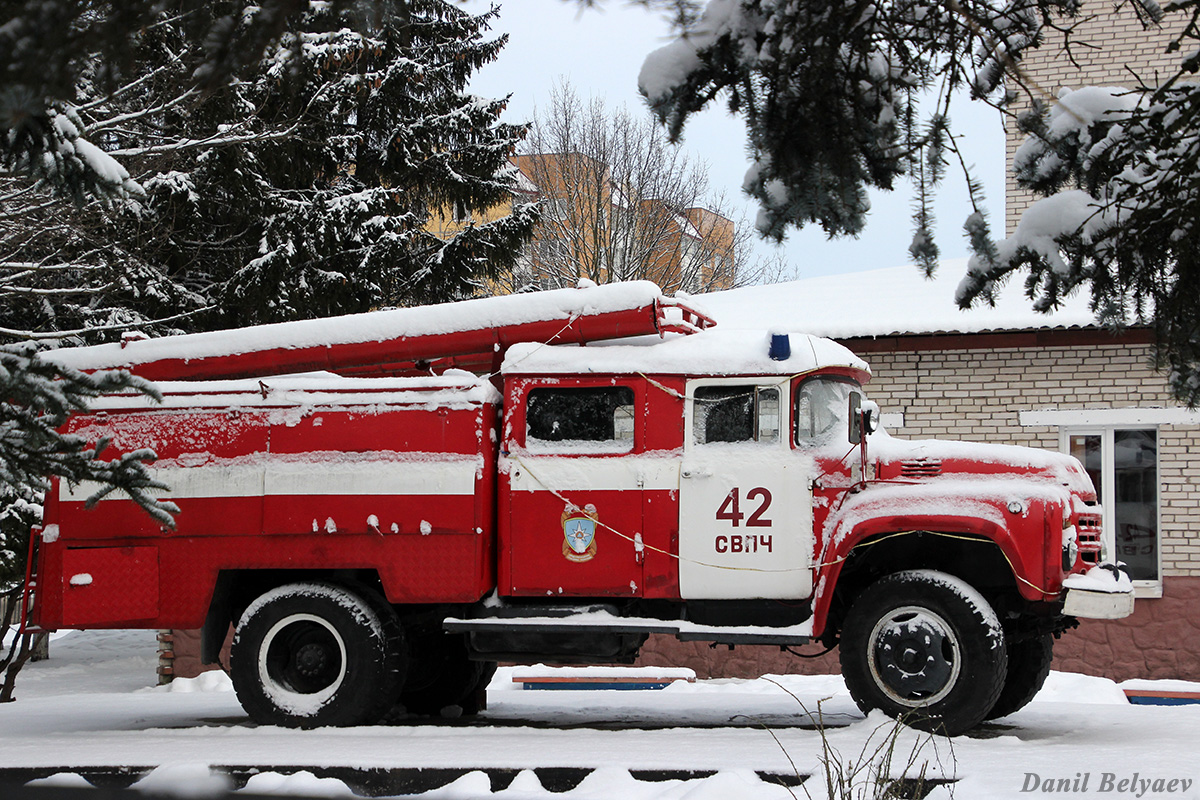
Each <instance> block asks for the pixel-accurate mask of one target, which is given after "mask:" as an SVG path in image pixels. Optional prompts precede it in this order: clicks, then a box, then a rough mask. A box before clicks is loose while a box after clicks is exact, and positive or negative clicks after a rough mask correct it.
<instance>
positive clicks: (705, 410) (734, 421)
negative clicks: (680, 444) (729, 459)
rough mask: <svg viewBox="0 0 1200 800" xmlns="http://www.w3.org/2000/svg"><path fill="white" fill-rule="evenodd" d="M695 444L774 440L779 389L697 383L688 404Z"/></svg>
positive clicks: (777, 422)
mask: <svg viewBox="0 0 1200 800" xmlns="http://www.w3.org/2000/svg"><path fill="white" fill-rule="evenodd" d="M692 432H693V433H692V436H693V440H694V441H695V442H696V443H697V444H710V443H713V442H778V441H779V389H777V388H774V387H767V388H764V387H761V386H753V385H750V386H700V387H697V388H696V390H695V396H694V401H693V404H692Z"/></svg>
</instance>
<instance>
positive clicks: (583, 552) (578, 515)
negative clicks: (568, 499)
mask: <svg viewBox="0 0 1200 800" xmlns="http://www.w3.org/2000/svg"><path fill="white" fill-rule="evenodd" d="M597 519H599V515H598V514H597V513H596V507H595V506H594V505H592V504H591V503H588V504H587V505H586V506H584V507H583V508H582V509H580V508H578V507H576V506H567V507H566V509H565V510H564V511H563V515H562V527H563V555H564V556H566V559H567V560H568V561H574V562H576V563H581V562H584V561H591V560H592V559H593V558H595V557H596V520H597Z"/></svg>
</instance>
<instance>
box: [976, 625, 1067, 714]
mask: <svg viewBox="0 0 1200 800" xmlns="http://www.w3.org/2000/svg"><path fill="white" fill-rule="evenodd" d="M1053 659H1054V637H1053V636H1051V635H1050V634H1048V633H1047V634H1043V635H1042V636H1035V637H1033V638H1032V639H1025V640H1023V641H1019V642H1012V643H1010V644H1009V645H1008V676H1007V677H1006V678H1005V679H1004V688H1003V689H1001V690H1000V698H999V699H998V700H997V701H996V705H994V706H992V710H991V711H989V712H988V715H987V717H986V719H999V718H1000V717H1007V716H1008V715H1009V714H1013V713H1015V712H1017V711H1020V710H1021V709H1022V708H1024V707H1025V706H1027V705H1029V701H1030V700H1032V699H1033V696H1034V695H1036V694H1037V693H1038V692H1039V691H1040V690H1041V688H1042V685H1043V684H1044V683H1045V682H1046V676H1047V675H1049V674H1050V662H1051V661H1052V660H1053Z"/></svg>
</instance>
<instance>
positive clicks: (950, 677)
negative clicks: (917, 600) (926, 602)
mask: <svg viewBox="0 0 1200 800" xmlns="http://www.w3.org/2000/svg"><path fill="white" fill-rule="evenodd" d="M867 643H868V644H867V646H868V647H869V648H870V651H869V653H868V658H867V662H868V663H869V664H870V665H871V677H872V678H873V679H874V681H875V683H876V685H877V686H879V687H880V689H882V690H883V692H884V693H885V694H886V695H887V696H888V698H889V699H891V700H892V701H893V702H895V703H898V704H900V705H902V706H906V707H909V708H919V707H921V706H928V705H933V704H934V703H937V702H938V701H939V700H942V699H943V698H945V697H946V695H948V694H949V693H950V691H951V690H952V689H953V688H954V686H955V684H956V683H957V682H958V676H959V673H960V672H961V670H962V647H961V646H960V644H959V641H958V634H957V633H956V632H955V630H954V628H952V627H951V626H950V624H949V623H947V622H946V620H945V619H943V618H942V617H941V616H940V615H939V614H936V613H934V612H933V611H930V610H929V609H928V608H922V607H920V606H903V607H901V608H897V609H893V610H892V611H891V612H889V613H888V614H886V615H885V616H884V617H883V618H882V619H880V620H879V621H878V622H877V623H875V627H874V628H873V629H872V630H871V636H870V638H869V639H868V640H867Z"/></svg>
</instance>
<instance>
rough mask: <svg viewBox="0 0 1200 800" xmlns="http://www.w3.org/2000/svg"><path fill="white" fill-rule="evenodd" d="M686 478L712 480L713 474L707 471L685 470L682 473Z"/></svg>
mask: <svg viewBox="0 0 1200 800" xmlns="http://www.w3.org/2000/svg"><path fill="white" fill-rule="evenodd" d="M680 474H681V475H682V476H683V477H685V478H711V477H712V473H711V472H709V471H708V470H706V469H685V470H684V471H683V472H681V473H680Z"/></svg>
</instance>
